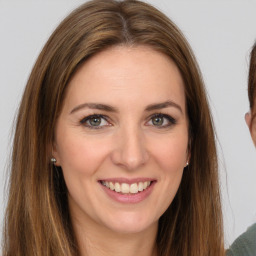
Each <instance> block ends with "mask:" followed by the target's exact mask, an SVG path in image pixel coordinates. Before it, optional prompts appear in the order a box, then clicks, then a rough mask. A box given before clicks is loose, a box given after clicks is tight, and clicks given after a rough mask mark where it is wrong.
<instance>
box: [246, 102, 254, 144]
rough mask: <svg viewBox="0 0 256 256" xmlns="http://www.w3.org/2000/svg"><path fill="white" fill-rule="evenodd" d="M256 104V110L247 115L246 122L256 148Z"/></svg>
mask: <svg viewBox="0 0 256 256" xmlns="http://www.w3.org/2000/svg"><path fill="white" fill-rule="evenodd" d="M255 117H256V104H254V109H253V110H251V111H250V112H248V113H246V114H245V121H246V124H247V125H248V128H249V130H250V133H251V137H252V141H253V143H254V146H255V147H256V118H255Z"/></svg>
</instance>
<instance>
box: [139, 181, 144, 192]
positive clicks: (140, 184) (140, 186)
mask: <svg viewBox="0 0 256 256" xmlns="http://www.w3.org/2000/svg"><path fill="white" fill-rule="evenodd" d="M143 189H144V188H143V182H139V188H138V190H139V191H143Z"/></svg>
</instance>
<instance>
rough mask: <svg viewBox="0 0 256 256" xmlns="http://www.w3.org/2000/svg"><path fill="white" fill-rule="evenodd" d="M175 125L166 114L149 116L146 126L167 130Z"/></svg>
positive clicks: (173, 120)
mask: <svg viewBox="0 0 256 256" xmlns="http://www.w3.org/2000/svg"><path fill="white" fill-rule="evenodd" d="M175 124H176V120H175V119H174V118H173V117H171V116H169V115H166V114H161V113H160V114H155V115H153V116H151V118H150V120H149V122H148V125H151V126H154V127H157V128H167V127H170V126H172V125H175Z"/></svg>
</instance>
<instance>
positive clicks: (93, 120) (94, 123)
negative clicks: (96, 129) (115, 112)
mask: <svg viewBox="0 0 256 256" xmlns="http://www.w3.org/2000/svg"><path fill="white" fill-rule="evenodd" d="M87 122H88V123H89V124H90V125H91V126H99V125H100V124H101V117H92V118H90V119H89V120H88V121H87Z"/></svg>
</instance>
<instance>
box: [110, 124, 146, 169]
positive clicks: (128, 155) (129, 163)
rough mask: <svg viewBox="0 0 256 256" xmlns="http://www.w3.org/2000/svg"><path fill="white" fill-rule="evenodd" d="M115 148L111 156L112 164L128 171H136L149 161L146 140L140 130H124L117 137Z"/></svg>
mask: <svg viewBox="0 0 256 256" xmlns="http://www.w3.org/2000/svg"><path fill="white" fill-rule="evenodd" d="M114 144H115V147H114V150H113V151H112V154H111V159H112V162H113V163H114V164H116V165H119V166H122V167H123V168H125V169H127V170H136V169H138V168H140V167H141V166H143V165H145V164H146V163H147V161H148V159H149V153H148V151H147V149H146V143H145V138H144V136H143V132H142V131H140V129H135V128H133V129H129V128H127V127H126V129H123V130H122V131H120V132H119V134H118V135H117V136H116V137H115V142H114Z"/></svg>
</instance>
